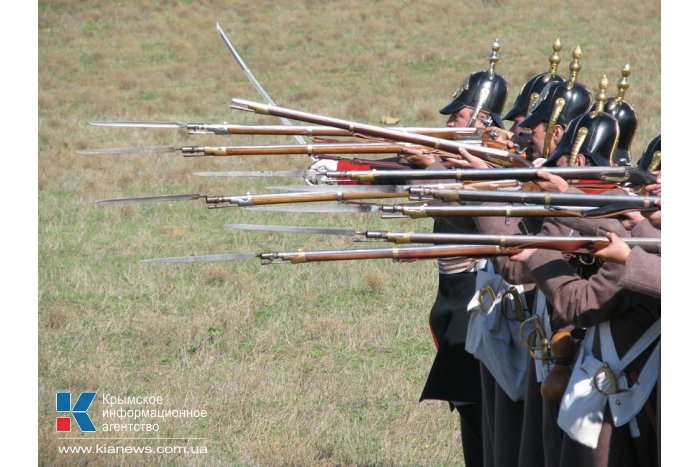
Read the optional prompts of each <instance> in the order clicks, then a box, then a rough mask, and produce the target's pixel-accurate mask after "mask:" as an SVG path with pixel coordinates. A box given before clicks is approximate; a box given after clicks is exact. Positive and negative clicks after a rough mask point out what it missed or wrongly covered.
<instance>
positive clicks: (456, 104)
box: [440, 99, 466, 115]
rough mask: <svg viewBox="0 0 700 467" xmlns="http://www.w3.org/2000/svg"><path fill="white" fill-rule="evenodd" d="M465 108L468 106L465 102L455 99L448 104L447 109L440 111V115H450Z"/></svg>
mask: <svg viewBox="0 0 700 467" xmlns="http://www.w3.org/2000/svg"><path fill="white" fill-rule="evenodd" d="M464 107H466V104H464V102H462V101H459V100H457V99H455V100H453V101H452V102H450V103H449V104H447V105H446V106H445V107H443V108H442V109H440V113H441V114H443V115H450V114H453V113H455V112H457V111H458V110H460V109H463V108H464Z"/></svg>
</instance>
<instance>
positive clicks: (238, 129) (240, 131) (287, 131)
mask: <svg viewBox="0 0 700 467" xmlns="http://www.w3.org/2000/svg"><path fill="white" fill-rule="evenodd" d="M88 123H89V124H90V125H93V126H103V127H121V128H171V129H183V130H187V133H188V134H190V135H277V136H295V135H299V136H307V137H309V138H313V137H316V136H348V137H351V136H356V133H352V132H350V131H348V130H342V129H340V128H333V127H329V126H284V125H231V124H226V123H223V124H212V123H186V122H119V121H92V122H88ZM386 128H389V129H392V130H397V131H406V132H410V133H417V134H421V135H430V136H434V137H436V138H444V139H453V140H460V139H465V138H473V137H478V136H480V135H481V132H482V130H477V129H476V128H454V127H399V126H388V127H386ZM299 144H306V142H305V141H303V140H302V142H301V143H299Z"/></svg>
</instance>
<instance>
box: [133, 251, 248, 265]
mask: <svg viewBox="0 0 700 467" xmlns="http://www.w3.org/2000/svg"><path fill="white" fill-rule="evenodd" d="M257 257H259V255H258V254H256V253H224V254H220V255H200V256H178V257H167V258H152V259H142V260H141V261H140V262H141V263H201V262H208V261H236V260H242V259H253V258H257Z"/></svg>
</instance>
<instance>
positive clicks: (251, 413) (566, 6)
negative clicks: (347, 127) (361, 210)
mask: <svg viewBox="0 0 700 467" xmlns="http://www.w3.org/2000/svg"><path fill="white" fill-rule="evenodd" d="M217 22H219V23H220V24H221V26H222V28H223V29H224V31H226V33H227V34H228V36H229V38H230V39H231V41H232V42H233V44H234V45H235V46H236V48H237V49H238V51H239V52H240V53H241V55H242V56H243V58H244V60H245V61H246V62H247V64H248V66H249V67H250V68H251V69H252V71H253V72H254V73H255V75H256V77H257V78H258V79H259V80H260V82H261V83H262V84H263V86H264V87H265V88H266V90H267V91H268V93H269V94H270V95H271V96H272V97H273V99H275V101H276V102H277V103H278V104H279V105H281V106H286V107H292V108H296V109H299V110H304V111H308V112H313V113H320V114H325V115H328V116H334V117H340V118H347V119H351V120H356V121H361V122H368V123H374V124H377V123H379V120H380V117H381V116H383V115H390V116H395V117H399V118H400V119H401V124H402V125H421V126H441V125H443V124H444V120H445V119H444V118H443V116H441V115H439V114H438V113H437V109H439V108H440V107H441V106H443V105H444V104H446V103H447V102H449V100H450V97H451V96H452V93H453V91H454V89H455V88H456V87H457V85H458V84H459V83H460V82H461V80H462V79H463V78H464V77H465V76H467V75H468V74H469V73H471V72H473V71H476V70H481V69H484V68H486V66H487V63H488V62H487V59H486V57H487V56H488V54H489V52H490V46H491V43H492V42H493V40H494V39H496V38H497V37H498V38H499V39H500V42H501V54H500V55H501V60H500V61H499V63H498V65H497V71H498V72H500V73H502V74H503V75H504V76H505V77H506V78H507V79H508V81H509V84H510V93H509V98H508V105H510V104H511V103H512V102H513V100H514V99H515V97H516V95H517V92H518V90H519V89H520V86H521V85H522V84H523V83H524V82H525V80H526V79H527V78H529V77H530V76H531V75H533V74H535V73H539V72H541V71H544V70H545V69H547V67H548V61H547V58H548V56H549V55H550V54H551V44H552V42H553V41H554V39H556V38H557V37H560V38H561V42H562V44H563V49H562V64H561V66H560V71H561V72H562V74H564V75H565V76H568V64H569V62H570V61H571V50H572V49H573V47H574V46H575V45H576V44H577V43H578V44H580V45H581V47H582V49H583V59H582V61H581V63H582V67H583V68H582V71H581V73H580V75H579V77H580V81H582V82H584V83H585V84H587V85H588V86H589V87H590V88H594V87H595V84H596V83H597V81H598V80H599V78H600V77H601V76H602V74H603V73H605V74H607V76H608V78H609V80H610V82H611V86H610V89H609V94H614V92H615V90H614V83H616V81H617V80H618V79H619V77H620V69H621V68H622V66H623V65H624V64H625V63H627V62H629V63H630V64H631V67H632V74H631V76H630V79H629V80H630V83H631V86H630V89H629V91H628V92H627V94H626V98H627V100H628V101H629V102H630V103H632V105H633V106H634V107H635V108H636V110H637V113H638V115H639V130H638V132H637V136H636V138H635V141H634V144H633V147H632V152H633V154H634V155H635V156H638V155H639V154H640V152H641V151H643V150H644V148H645V147H646V145H647V143H648V142H649V140H650V139H651V138H652V137H654V136H656V135H657V134H658V133H659V132H660V126H661V122H660V100H661V96H660V94H661V92H660V5H659V2H656V1H637V0H635V1H621V2H606V1H599V0H595V1H591V2H586V4H585V8H584V7H583V6H582V5H581V4H580V2H559V1H552V0H545V1H542V2H527V1H521V0H513V1H506V0H502V1H499V0H493V1H486V0H484V1H482V2H477V1H469V2H467V1H465V2H445V1H437V0H426V1H423V2H407V1H373V2H360V1H347V0H346V1H343V2H337V1H314V0H307V1H304V2H301V1H300V2H272V1H267V0H259V1H256V2H251V1H242V0H235V1H226V2H225V1H207V2H193V1H191V0H180V1H173V2H167V3H163V2H143V1H139V2H136V1H130V0H125V1H122V2H117V3H115V2H112V3H110V4H109V5H108V6H106V4H105V3H104V2H101V1H94V0H91V1H77V0H64V1H58V0H57V1H40V2H39V17H38V24H39V38H38V39H39V135H38V136H39V154H38V157H39V179H38V187H39V203H40V205H39V291H38V293H39V310H38V313H39V319H38V322H39V329H38V333H39V361H38V372H39V401H38V402H39V453H38V454H39V461H40V462H41V463H42V464H45V465H67V464H87V463H89V464H95V465H103V464H117V463H122V464H132V465H133V464H144V463H148V464H150V463H166V464H176V465H177V464H206V465H210V464H231V463H233V464H258V465H271V464H302V465H309V464H313V465H337V464H365V465H366V464H416V465H452V464H460V463H461V462H462V455H461V446H460V442H459V423H458V419H457V417H456V415H455V414H453V413H450V412H449V411H448V409H447V405H446V404H445V403H440V402H423V403H420V404H419V403H418V397H419V395H420V392H421V390H422V386H423V383H424V381H425V378H426V376H427V373H428V370H429V368H430V365H431V363H432V359H433V356H434V346H433V342H432V338H431V336H430V333H429V330H428V325H427V319H428V311H429V309H430V307H431V305H432V302H433V299H434V296H435V290H436V284H437V277H436V276H437V274H436V266H435V264H434V262H415V263H410V264H393V263H391V262H387V261H375V262H349V263H336V264H308V265H299V266H269V267H262V266H260V264H258V262H256V261H242V262H236V263H234V262H227V263H210V264H190V265H188V264H184V265H153V264H141V263H139V260H140V259H143V258H150V257H159V256H180V255H190V254H211V253H226V252H260V251H294V250H296V249H299V248H304V249H326V248H345V247H351V246H352V245H351V244H349V243H348V241H347V238H343V237H336V238H330V237H329V238H319V237H317V236H300V235H292V234H289V235H282V234H274V233H269V234H263V233H257V234H256V233H250V232H240V233H233V232H229V231H226V230H225V229H224V228H223V225H224V224H226V223H232V222H238V223H269V224H287V225H319V226H345V227H353V228H365V229H378V228H382V229H395V230H400V229H401V230H404V229H407V230H426V229H429V228H430V226H431V223H430V222H429V221H420V222H416V221H395V220H381V219H379V216H378V215H370V214H363V215H359V214H358V215H347V214H346V215H341V214H334V215H320V214H264V215H263V214H261V213H255V212H245V211H243V210H241V209H237V208H231V209H223V210H214V211H212V210H207V209H206V208H205V206H204V205H203V203H202V202H195V201H190V202H182V203H169V204H142V205H128V206H97V205H95V203H94V201H95V200H98V199H103V198H115V197H121V196H137V195H151V194H153V195H155V194H177V193H206V194H222V195H229V194H243V193H245V192H248V191H250V192H264V191H265V186H267V185H271V184H280V180H279V179H278V180H263V179H259V180H247V179H214V178H212V179H208V178H202V177H196V176H193V175H192V173H193V172H196V171H201V170H226V169H228V170H252V169H272V170H276V169H289V168H306V167H307V166H308V165H309V160H308V158H306V157H305V156H285V157H280V156H276V157H275V156H267V157H263V156H256V157H248V158H239V159H233V158H220V159H214V158H190V159H185V158H183V157H181V156H180V155H177V154H158V155H123V156H103V157H87V156H79V155H76V153H75V151H76V150H78V149H85V148H93V147H95V148H101V147H118V146H153V145H168V146H170V145H172V146H185V145H227V144H266V143H270V144H273V143H274V142H278V143H291V142H292V141H293V140H291V138H286V139H285V138H262V137H261V138H258V139H252V138H248V137H245V138H227V137H217V136H187V135H186V134H184V133H180V132H177V131H175V130H155V129H154V130H133V129H105V128H96V127H90V126H88V125H87V124H86V123H87V122H88V121H90V120H149V121H186V122H207V123H221V122H224V121H226V122H229V123H244V124H252V123H260V124H277V123H278V121H277V120H275V119H272V118H265V117H263V116H256V115H249V114H246V113H241V112H234V111H232V110H230V109H229V103H230V98H231V97H239V98H243V99H249V100H254V101H262V98H261V97H260V96H259V95H258V94H257V93H256V91H255V90H254V88H253V87H252V86H251V84H250V83H249V82H248V80H247V79H246V77H245V75H244V74H243V72H242V71H241V69H240V68H239V67H238V65H237V64H235V62H234V61H233V59H232V57H231V56H230V54H229V52H228V50H227V49H226V47H225V45H224V44H223V42H222V41H221V40H220V38H219V36H218V34H217V33H216V30H215V25H216V23H217ZM289 183H299V181H296V180H294V181H293V182H291V181H290V182H289ZM66 390H69V391H71V392H72V393H73V394H74V395H77V394H78V393H80V392H81V391H91V390H92V391H95V392H97V399H96V400H95V402H94V403H93V405H92V406H91V408H90V411H89V413H90V416H91V418H92V419H93V422H95V424H96V425H97V427H98V430H99V429H101V427H102V426H103V424H117V423H148V424H151V423H158V424H159V428H160V430H159V431H158V432H157V435H156V436H158V437H167V438H204V439H190V440H128V439H126V438H130V437H148V436H153V433H152V432H151V433H144V432H128V431H127V432H125V431H119V432H114V431H111V432H107V433H104V432H99V431H98V433H97V434H95V435H89V434H81V433H79V432H78V433H76V430H75V429H74V430H73V435H74V436H76V437H79V439H73V440H66V439H64V436H65V435H63V434H61V433H57V432H56V430H55V419H56V416H57V413H56V412H55V400H54V398H55V393H56V392H57V391H66ZM104 394H110V395H113V396H119V397H128V396H146V395H154V396H160V397H162V398H163V401H164V402H163V404H162V405H157V406H150V405H149V406H134V405H129V406H127V405H115V406H109V405H107V404H105V403H103V399H102V396H103V395H104ZM74 397H75V396H74ZM110 408H112V409H118V408H124V409H133V408H138V409H142V408H147V409H165V410H170V409H191V410H206V411H207V413H208V416H207V417H204V418H184V419H183V418H164V419H152V418H129V419H119V418H116V417H111V416H109V414H106V416H103V410H107V409H110ZM98 435H99V436H103V437H109V438H110V440H102V441H99V442H100V443H102V444H105V445H107V444H109V445H114V446H128V445H131V446H151V447H153V448H154V449H155V448H156V447H157V446H177V445H182V446H190V447H197V446H206V447H207V453H206V454H185V453H179V454H173V453H163V454H151V455H148V454H100V453H92V454H65V453H60V452H59V449H60V448H61V447H65V446H90V445H94V444H95V443H96V442H95V441H86V438H90V437H91V436H93V437H94V436H98Z"/></svg>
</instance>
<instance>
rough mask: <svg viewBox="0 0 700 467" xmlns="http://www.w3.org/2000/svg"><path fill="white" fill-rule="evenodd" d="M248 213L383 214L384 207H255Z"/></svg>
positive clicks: (344, 205)
mask: <svg viewBox="0 0 700 467" xmlns="http://www.w3.org/2000/svg"><path fill="white" fill-rule="evenodd" d="M245 210H246V211H267V212H311V213H327V212H340V213H346V212H347V213H354V212H360V213H361V212H382V207H381V206H380V205H376V204H326V205H320V206H319V205H314V206H310V205H305V204H300V205H293V206H291V205H290V206H272V205H271V206H253V207H249V208H245Z"/></svg>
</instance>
